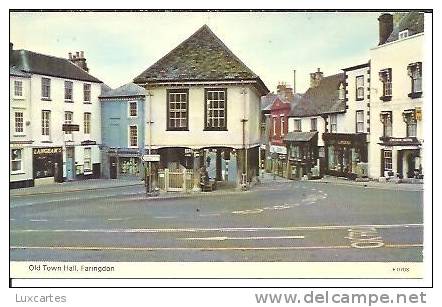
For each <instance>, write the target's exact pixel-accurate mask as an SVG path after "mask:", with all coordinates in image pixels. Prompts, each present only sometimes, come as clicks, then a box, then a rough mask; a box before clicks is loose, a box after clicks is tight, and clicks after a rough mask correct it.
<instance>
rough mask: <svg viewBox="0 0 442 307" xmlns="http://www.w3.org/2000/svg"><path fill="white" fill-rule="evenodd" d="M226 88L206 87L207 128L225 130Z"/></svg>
mask: <svg viewBox="0 0 442 307" xmlns="http://www.w3.org/2000/svg"><path fill="white" fill-rule="evenodd" d="M226 96H227V92H226V89H206V126H205V129H209V130H225V129H226V128H227V119H226V115H227V114H226V109H227V101H226Z"/></svg>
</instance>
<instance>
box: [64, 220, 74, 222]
mask: <svg viewBox="0 0 442 307" xmlns="http://www.w3.org/2000/svg"><path fill="white" fill-rule="evenodd" d="M64 221H65V222H73V221H74V220H64Z"/></svg>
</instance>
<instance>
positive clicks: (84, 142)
mask: <svg viewBox="0 0 442 307" xmlns="http://www.w3.org/2000/svg"><path fill="white" fill-rule="evenodd" d="M80 144H81V145H96V144H97V142H95V141H90V140H88V141H83V142H81V143H80Z"/></svg>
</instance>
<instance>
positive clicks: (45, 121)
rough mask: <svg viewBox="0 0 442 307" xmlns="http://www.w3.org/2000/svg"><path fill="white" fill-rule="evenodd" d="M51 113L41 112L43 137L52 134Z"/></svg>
mask: <svg viewBox="0 0 442 307" xmlns="http://www.w3.org/2000/svg"><path fill="white" fill-rule="evenodd" d="M50 124H51V111H47V110H43V111H41V135H49V134H50Z"/></svg>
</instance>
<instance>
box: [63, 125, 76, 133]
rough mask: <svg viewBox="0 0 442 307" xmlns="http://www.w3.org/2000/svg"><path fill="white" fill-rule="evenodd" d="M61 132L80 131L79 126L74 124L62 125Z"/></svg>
mask: <svg viewBox="0 0 442 307" xmlns="http://www.w3.org/2000/svg"><path fill="white" fill-rule="evenodd" d="M61 130H63V131H66V132H68V131H80V125H75V124H63V125H62V127H61Z"/></svg>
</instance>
